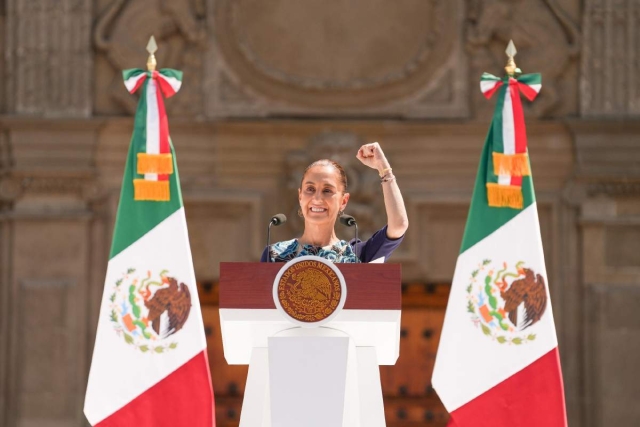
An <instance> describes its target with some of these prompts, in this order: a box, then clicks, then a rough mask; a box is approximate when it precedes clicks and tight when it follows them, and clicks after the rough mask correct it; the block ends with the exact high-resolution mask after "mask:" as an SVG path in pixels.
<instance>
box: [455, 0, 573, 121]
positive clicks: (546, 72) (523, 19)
mask: <svg viewBox="0 0 640 427" xmlns="http://www.w3.org/2000/svg"><path fill="white" fill-rule="evenodd" d="M469 20H470V25H469V27H468V36H467V47H468V49H469V50H470V52H471V53H472V55H473V57H474V67H473V68H474V71H475V73H474V75H473V78H474V79H475V81H474V85H475V84H476V82H477V79H479V76H480V74H481V73H482V72H484V71H487V72H492V73H493V74H502V73H503V67H504V65H505V63H506V56H505V54H504V50H505V47H506V46H507V43H509V40H513V41H514V43H515V45H516V47H517V49H518V56H517V57H516V62H517V64H518V66H519V67H520V68H521V69H522V70H523V72H524V73H541V74H542V88H543V89H542V92H541V93H540V96H539V98H538V99H536V102H535V103H534V104H533V107H532V110H533V112H534V114H535V115H536V116H538V117H544V116H550V115H553V114H554V112H557V111H558V110H559V107H560V106H561V104H563V103H566V102H570V101H569V100H567V99H563V98H564V96H563V95H564V94H563V91H562V90H561V86H560V80H561V78H562V77H563V76H564V74H565V72H566V71H567V68H568V66H569V65H570V64H571V62H572V61H573V59H574V58H576V57H577V56H578V54H579V51H580V43H581V42H580V32H579V29H578V27H577V26H576V24H575V23H573V22H572V20H571V19H570V18H569V17H568V16H567V14H566V13H565V12H564V10H563V9H562V8H561V7H560V6H559V5H558V2H557V0H472V2H471V3H470V10H469ZM475 95H476V96H475V100H476V101H475V104H476V105H478V106H480V109H481V110H486V109H487V108H486V101H482V99H483V98H482V96H481V95H480V92H479V91H478V92H477V93H476V94H475Z"/></svg>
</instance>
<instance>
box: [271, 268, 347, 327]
mask: <svg viewBox="0 0 640 427" xmlns="http://www.w3.org/2000/svg"><path fill="white" fill-rule="evenodd" d="M346 292H347V289H346V286H345V282H344V277H343V276H342V273H340V270H338V269H337V268H336V267H335V265H334V264H333V263H331V262H329V261H327V260H325V259H324V258H320V257H316V256H304V257H300V258H296V259H294V260H291V261H289V262H288V263H286V264H285V265H284V266H283V267H282V269H280V272H279V273H278V275H277V276H276V279H275V281H274V287H273V297H274V298H273V299H274V302H275V303H276V307H277V308H278V309H279V310H280V311H281V312H283V314H285V316H286V317H289V320H291V321H293V322H294V323H298V324H301V325H303V326H317V325H319V324H322V323H326V322H328V321H329V320H331V318H333V317H334V316H335V315H337V314H338V312H339V310H340V309H342V306H343V305H344V301H345V299H346Z"/></svg>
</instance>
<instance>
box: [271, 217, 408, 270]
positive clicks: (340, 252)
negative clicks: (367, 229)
mask: <svg viewBox="0 0 640 427" xmlns="http://www.w3.org/2000/svg"><path fill="white" fill-rule="evenodd" d="M403 238H404V236H402V237H400V238H398V239H390V238H389V237H387V226H386V225H385V226H384V227H383V228H382V229H381V230H378V231H376V232H375V233H374V234H373V236H371V238H369V239H368V240H367V241H365V242H363V241H361V240H358V241H357V242H356V241H355V240H351V241H350V242H347V241H346V240H340V241H339V242H336V243H335V244H333V245H331V246H324V247H320V246H313V245H301V244H300V243H299V242H298V239H293V240H286V241H283V242H278V243H274V244H273V245H271V252H270V258H271V259H269V260H268V259H267V249H268V248H264V251H263V252H262V257H261V259H260V261H262V262H267V261H270V262H287V261H291V260H292V259H294V258H297V257H301V256H305V255H315V256H319V257H322V258H326V259H328V260H329V261H331V262H334V263H350V262H357V259H358V258H357V257H356V253H357V254H358V256H359V258H360V261H361V262H371V261H373V260H375V259H378V258H381V257H384V259H385V261H386V260H387V259H388V258H389V256H391V253H392V252H393V251H394V250H395V249H396V248H397V247H398V246H399V245H400V243H401V242H402V239H403Z"/></svg>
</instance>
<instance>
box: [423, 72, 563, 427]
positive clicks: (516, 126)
mask: <svg viewBox="0 0 640 427" xmlns="http://www.w3.org/2000/svg"><path fill="white" fill-rule="evenodd" d="M480 87H481V89H482V91H483V93H484V94H485V95H486V96H487V97H490V96H491V95H493V94H496V93H497V96H498V99H497V105H496V110H495V113H494V117H493V122H492V124H491V127H490V129H489V133H488V135H487V139H486V142H485V145H484V149H483V151H482V157H481V159H480V166H479V168H478V175H477V178H476V184H475V188H474V191H473V198H472V200H471V207H470V209H469V216H468V218H467V225H466V228H465V233H464V237H463V241H462V247H461V249H460V255H459V256H458V261H457V264H456V269H455V274H454V278H453V284H452V287H451V294H450V296H449V303H448V306H447V312H446V315H445V320H444V326H443V329H442V336H441V338H440V344H439V347H438V353H437V357H436V363H435V367H434V372H433V378H432V384H433V387H434V389H435V390H436V391H437V393H438V396H439V397H440V399H441V400H442V403H443V404H444V406H445V407H446V408H447V410H448V411H449V413H450V414H451V422H450V425H451V426H457V427H483V426H491V427H501V426H504V427H513V426H520V427H539V426H545V427H556V426H566V425H567V419H566V411H565V403H564V390H563V383H562V374H561V371H560V360H559V354H558V342H557V338H556V332H555V326H554V322H553V313H552V310H551V301H550V298H549V287H548V280H547V272H546V269H545V263H544V254H543V251H542V241H541V238H540V226H539V222H538V212H537V206H536V199H535V193H534V189H533V180H532V177H531V170H530V164H529V158H528V151H527V140H526V132H525V126H524V116H523V112H522V104H521V101H520V94H521V93H522V94H523V95H525V96H526V97H527V98H528V99H529V100H532V99H533V98H535V96H536V95H537V93H538V92H539V90H540V75H539V74H529V75H522V76H520V77H518V78H514V77H508V76H507V77H505V78H503V79H500V78H497V77H495V76H492V75H489V74H485V75H483V76H482V81H481V85H480Z"/></svg>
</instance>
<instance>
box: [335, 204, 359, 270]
mask: <svg viewBox="0 0 640 427" xmlns="http://www.w3.org/2000/svg"><path fill="white" fill-rule="evenodd" d="M340 223H341V224H342V225H346V226H347V227H353V226H355V227H356V233H355V240H354V242H355V250H354V252H355V254H356V262H362V261H360V257H359V256H358V250H357V249H358V223H357V222H356V219H355V218H354V217H352V216H351V215H344V214H343V215H340Z"/></svg>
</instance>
